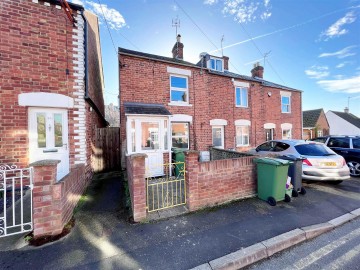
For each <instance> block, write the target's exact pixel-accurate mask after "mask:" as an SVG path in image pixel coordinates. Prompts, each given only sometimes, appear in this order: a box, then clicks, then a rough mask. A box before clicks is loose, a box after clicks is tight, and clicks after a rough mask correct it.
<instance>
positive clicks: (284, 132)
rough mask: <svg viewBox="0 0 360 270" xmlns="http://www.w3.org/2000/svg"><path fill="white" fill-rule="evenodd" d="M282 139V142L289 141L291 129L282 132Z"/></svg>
mask: <svg viewBox="0 0 360 270" xmlns="http://www.w3.org/2000/svg"><path fill="white" fill-rule="evenodd" d="M282 139H283V140H288V139H291V128H290V129H283V130H282Z"/></svg>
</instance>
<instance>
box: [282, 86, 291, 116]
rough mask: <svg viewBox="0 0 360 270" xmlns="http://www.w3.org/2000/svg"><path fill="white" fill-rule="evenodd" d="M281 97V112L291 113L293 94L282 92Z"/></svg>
mask: <svg viewBox="0 0 360 270" xmlns="http://www.w3.org/2000/svg"><path fill="white" fill-rule="evenodd" d="M280 95H281V112H282V113H291V92H286V91H280Z"/></svg>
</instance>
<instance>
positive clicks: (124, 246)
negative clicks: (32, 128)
mask: <svg viewBox="0 0 360 270" xmlns="http://www.w3.org/2000/svg"><path fill="white" fill-rule="evenodd" d="M305 187H306V189H307V194H306V195H305V196H299V197H298V198H294V199H293V200H292V202H291V203H285V202H279V203H278V204H277V206H276V207H271V206H270V205H268V204H267V203H266V202H263V201H261V200H259V199H257V198H251V199H246V200H242V201H238V202H235V203H232V204H228V205H226V206H223V207H220V208H215V209H210V210H204V211H199V212H196V213H192V214H187V215H183V216H179V217H173V218H168V219H165V220H161V221H157V222H151V223H139V224H135V225H132V224H130V223H128V222H127V216H126V212H125V211H124V205H123V201H124V196H123V194H122V192H121V190H122V180H121V177H119V176H118V175H116V174H108V175H106V174H104V175H100V176H99V175H98V176H97V179H94V181H93V183H92V185H91V188H90V190H89V194H88V196H87V199H86V201H87V202H86V204H85V205H84V206H83V207H82V208H81V210H80V211H79V212H78V213H77V214H76V226H75V228H74V229H73V231H72V232H71V234H70V235H68V237H66V238H65V239H62V240H61V241H58V242H56V243H53V244H51V245H49V246H43V247H40V248H33V247H24V248H21V249H19V250H12V251H3V252H0V269H37V270H38V269H143V270H145V269H156V270H161V269H174V270H176V269H180V270H182V269H190V268H193V267H196V266H198V265H201V264H204V263H207V262H209V261H211V260H214V259H216V258H218V257H222V256H224V255H226V254H229V253H232V252H234V251H236V250H239V249H241V248H245V247H248V246H251V245H253V244H255V243H258V242H261V241H264V240H266V239H269V238H272V237H274V236H277V235H279V234H282V233H285V232H288V231H291V230H294V229H295V228H299V227H304V226H309V225H313V224H318V223H322V222H327V221H328V220H331V219H333V218H336V217H338V216H341V215H343V214H345V213H348V212H351V211H353V210H354V209H357V208H360V179H352V180H350V181H346V182H344V183H342V184H340V185H337V186H333V185H331V184H327V183H310V184H306V185H305Z"/></svg>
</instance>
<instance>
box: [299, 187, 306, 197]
mask: <svg viewBox="0 0 360 270" xmlns="http://www.w3.org/2000/svg"><path fill="white" fill-rule="evenodd" d="M300 194H301V195H305V194H306V189H305V188H303V187H301V189H300Z"/></svg>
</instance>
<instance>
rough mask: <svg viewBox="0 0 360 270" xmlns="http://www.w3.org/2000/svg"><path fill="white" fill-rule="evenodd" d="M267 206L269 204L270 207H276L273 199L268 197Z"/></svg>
mask: <svg viewBox="0 0 360 270" xmlns="http://www.w3.org/2000/svg"><path fill="white" fill-rule="evenodd" d="M267 202H268V204H270V205H271V206H275V205H276V200H275V199H274V198H273V197H269V198H268V200H267Z"/></svg>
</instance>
